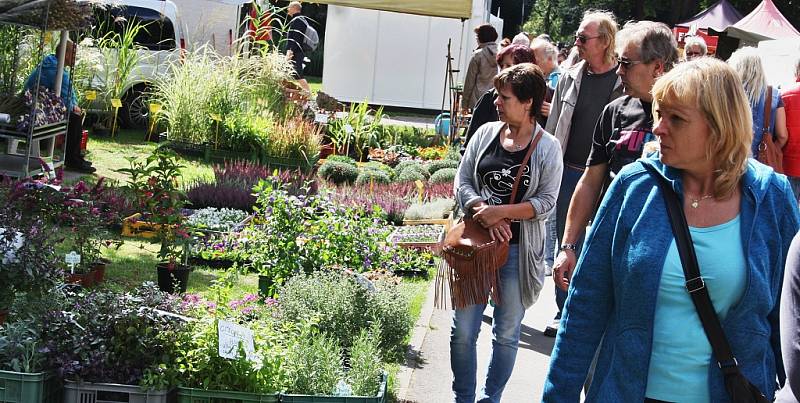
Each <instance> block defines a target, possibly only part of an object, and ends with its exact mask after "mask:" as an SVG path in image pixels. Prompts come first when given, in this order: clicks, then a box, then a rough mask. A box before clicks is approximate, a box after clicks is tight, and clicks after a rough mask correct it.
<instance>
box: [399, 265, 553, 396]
mask: <svg viewBox="0 0 800 403" xmlns="http://www.w3.org/2000/svg"><path fill="white" fill-rule="evenodd" d="M432 290H433V288H431V291H432ZM554 295H555V291H554V289H553V282H552V279H551V278H550V277H546V279H545V287H544V289H543V290H542V293H541V295H540V296H539V300H538V301H537V302H536V304H535V305H534V306H532V307H531V308H530V309H528V311H527V312H526V314H525V319H524V320H523V322H522V336H521V338H520V346H519V351H518V353H517V362H516V366H515V367H514V372H513V374H512V375H511V379H510V380H509V382H508V385H507V386H506V389H505V392H504V393H503V402H509V403H519V402H534V401H536V402H538V401H540V400H541V396H542V389H543V387H544V379H545V376H546V375H547V368H548V365H549V363H550V352H551V351H552V349H553V343H554V341H555V339H553V338H550V337H545V336H543V335H542V331H543V330H544V328H545V326H546V325H547V324H548V323H549V322H550V320H551V319H552V317H553V315H554V314H555V309H556V306H555V305H556V304H555V297H554ZM491 314H492V309H491V307H489V308H487V309H486V312H485V313H484V318H483V319H484V320H483V325H482V326H481V333H480V336H479V338H478V387H479V388H480V387H481V386H482V384H483V379H484V378H485V376H486V368H487V366H488V361H489V354H490V352H491V346H492V328H491ZM451 315H452V312H451V311H443V310H438V309H433V294H432V292H429V294H428V300H427V301H426V305H425V306H424V307H423V309H422V315H421V316H420V319H419V321H418V322H417V325H416V327H415V328H414V334H413V337H412V340H411V347H410V349H409V351H410V356H411V357H410V358H411V359H410V360H408V361H409V362H410V363H411V364H410V365H409V364H407V365H408V366H407V367H405V368H402V369H401V372H400V374H399V375H398V385H399V388H400V389H399V393H398V397H399V398H400V399H405V400H406V401H407V402H418V403H446V402H450V401H452V394H451V391H450V387H451V384H452V381H453V375H452V373H451V372H450V322H451Z"/></svg>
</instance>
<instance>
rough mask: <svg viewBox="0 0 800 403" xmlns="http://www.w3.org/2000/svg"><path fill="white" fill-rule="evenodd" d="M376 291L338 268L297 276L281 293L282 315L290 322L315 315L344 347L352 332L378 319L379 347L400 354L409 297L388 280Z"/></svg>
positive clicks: (406, 327) (408, 320)
mask: <svg viewBox="0 0 800 403" xmlns="http://www.w3.org/2000/svg"><path fill="white" fill-rule="evenodd" d="M377 290H378V291H375V292H373V291H370V290H368V289H367V288H365V287H364V286H362V285H361V284H359V283H358V282H357V281H356V280H355V278H354V277H352V276H349V275H346V274H343V273H341V272H338V271H337V272H332V271H317V272H314V273H312V274H310V275H304V274H301V275H297V276H295V277H293V278H292V279H291V280H289V281H288V282H287V283H286V284H285V286H284V287H283V290H282V291H281V293H280V298H279V301H280V311H281V316H282V318H283V319H284V320H290V321H298V320H303V319H304V318H317V320H318V326H319V329H320V331H321V332H323V333H325V334H328V335H329V336H331V337H333V338H334V339H335V340H336V341H337V342H338V343H339V345H340V346H341V347H342V348H344V349H345V350H349V349H350V347H351V346H352V343H353V335H357V334H359V333H360V332H361V331H362V330H364V329H367V328H369V326H370V324H371V323H374V322H379V323H380V346H381V350H382V351H383V352H384V353H387V354H395V353H402V344H403V341H404V340H405V338H406V336H407V335H408V333H409V331H410V330H411V326H412V322H411V315H410V313H409V311H408V310H409V301H408V297H407V296H405V295H403V294H401V293H400V292H399V291H398V290H397V288H396V286H394V285H393V284H389V283H381V284H379V287H378V288H377Z"/></svg>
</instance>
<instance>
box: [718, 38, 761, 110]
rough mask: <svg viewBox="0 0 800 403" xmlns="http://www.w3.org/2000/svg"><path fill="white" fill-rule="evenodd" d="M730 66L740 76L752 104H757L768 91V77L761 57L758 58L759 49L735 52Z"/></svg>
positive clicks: (744, 48)
mask: <svg viewBox="0 0 800 403" xmlns="http://www.w3.org/2000/svg"><path fill="white" fill-rule="evenodd" d="M728 64H730V65H731V67H733V69H734V70H735V71H736V73H737V74H738V75H739V78H740V79H741V82H742V85H744V92H745V94H747V98H748V99H750V104H751V105H755V104H757V103H758V100H759V99H761V94H762V93H763V92H764V91H766V89H767V77H766V76H765V75H764V66H763V65H762V64H761V57H760V56H758V49H756V48H754V47H752V46H745V47H743V48H741V49H739V50H737V51H735V52H733V54H732V55H731V57H730V59H728Z"/></svg>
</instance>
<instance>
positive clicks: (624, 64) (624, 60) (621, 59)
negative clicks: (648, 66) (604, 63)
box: [617, 56, 644, 69]
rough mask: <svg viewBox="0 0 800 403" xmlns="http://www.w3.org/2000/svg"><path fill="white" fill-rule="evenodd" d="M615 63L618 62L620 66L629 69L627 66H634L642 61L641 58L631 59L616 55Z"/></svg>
mask: <svg viewBox="0 0 800 403" xmlns="http://www.w3.org/2000/svg"><path fill="white" fill-rule="evenodd" d="M617 63H619V65H620V66H622V67H625V68H626V69H629V68H631V66H635V65H637V64H642V63H644V62H643V61H641V60H631V59H628V58H627V57H621V56H617Z"/></svg>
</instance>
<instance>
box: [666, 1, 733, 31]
mask: <svg viewBox="0 0 800 403" xmlns="http://www.w3.org/2000/svg"><path fill="white" fill-rule="evenodd" d="M741 19H742V14H741V13H739V11H737V10H736V9H735V8H734V7H733V5H731V3H730V2H728V0H719V1H718V2H716V3H714V4H713V5H712V6H711V7H709V8H707V9H705V10H703V11H701V12H699V13H697V14H695V16H694V17H692V18H690V19H689V20H687V21H684V22H681V23H679V24H676V26H678V27H686V28H689V27H691V26H692V25H695V26H697V28H700V29H707V28H711V29H713V30H715V31H722V30H724V29H725V28H728V27H729V26H731V25H733V24H736V22H738V21H739V20H741Z"/></svg>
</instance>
